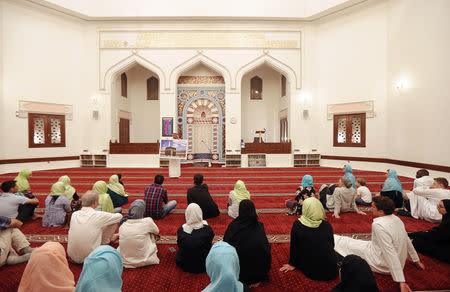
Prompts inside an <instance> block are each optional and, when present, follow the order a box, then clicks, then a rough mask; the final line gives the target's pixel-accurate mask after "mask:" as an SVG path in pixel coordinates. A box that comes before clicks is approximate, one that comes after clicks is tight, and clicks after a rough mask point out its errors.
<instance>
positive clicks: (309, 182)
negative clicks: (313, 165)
mask: <svg viewBox="0 0 450 292" xmlns="http://www.w3.org/2000/svg"><path fill="white" fill-rule="evenodd" d="M300 185H301V186H302V187H305V188H312V187H313V177H312V176H310V175H309V174H306V175H304V176H303V178H302V183H301V184H300Z"/></svg>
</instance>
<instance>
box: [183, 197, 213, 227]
mask: <svg viewBox="0 0 450 292" xmlns="http://www.w3.org/2000/svg"><path fill="white" fill-rule="evenodd" d="M184 215H185V216H186V223H184V224H183V226H182V227H183V231H184V232H186V233H187V234H191V233H192V230H196V229H200V228H202V227H203V225H208V223H206V221H205V220H203V212H202V209H201V208H200V206H199V205H197V204H196V203H191V204H189V206H188V207H187V208H186V212H185V214H184Z"/></svg>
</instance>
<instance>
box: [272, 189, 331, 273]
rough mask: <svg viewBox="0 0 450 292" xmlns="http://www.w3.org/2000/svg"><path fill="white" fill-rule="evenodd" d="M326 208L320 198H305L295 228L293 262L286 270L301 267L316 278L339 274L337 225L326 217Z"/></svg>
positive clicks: (291, 261) (303, 271) (292, 236)
mask: <svg viewBox="0 0 450 292" xmlns="http://www.w3.org/2000/svg"><path fill="white" fill-rule="evenodd" d="M325 218H326V217H325V209H324V208H323V206H322V204H321V202H320V201H319V200H317V199H316V198H309V199H306V200H305V201H304V202H303V215H302V217H300V218H299V219H298V220H295V222H294V224H293V225H292V230H291V246H290V255H289V264H284V265H283V267H281V268H280V271H282V272H288V271H292V270H294V269H296V268H297V269H299V270H300V271H301V272H302V273H303V274H304V275H305V276H307V277H308V278H311V279H313V280H316V281H329V280H333V279H336V278H337V276H338V266H337V262H338V256H337V254H336V252H335V251H334V239H333V228H332V227H331V224H330V223H328V222H327V221H325V220H324V219H325Z"/></svg>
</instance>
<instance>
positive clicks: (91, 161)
mask: <svg viewBox="0 0 450 292" xmlns="http://www.w3.org/2000/svg"><path fill="white" fill-rule="evenodd" d="M106 157H107V156H106V154H81V155H80V162H81V167H106V166H107V163H106V161H107V159H106Z"/></svg>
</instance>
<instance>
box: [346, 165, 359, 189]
mask: <svg viewBox="0 0 450 292" xmlns="http://www.w3.org/2000/svg"><path fill="white" fill-rule="evenodd" d="M344 176H345V177H346V178H348V179H349V180H350V181H351V182H352V186H353V188H354V189H356V178H355V176H354V175H353V170H352V167H351V166H350V165H348V164H346V165H345V174H344Z"/></svg>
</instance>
